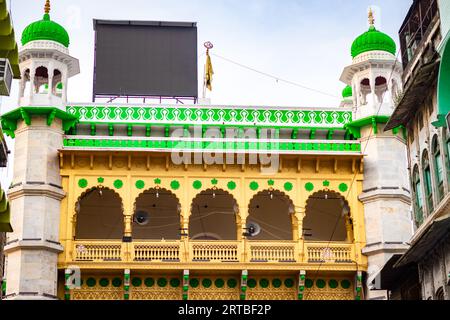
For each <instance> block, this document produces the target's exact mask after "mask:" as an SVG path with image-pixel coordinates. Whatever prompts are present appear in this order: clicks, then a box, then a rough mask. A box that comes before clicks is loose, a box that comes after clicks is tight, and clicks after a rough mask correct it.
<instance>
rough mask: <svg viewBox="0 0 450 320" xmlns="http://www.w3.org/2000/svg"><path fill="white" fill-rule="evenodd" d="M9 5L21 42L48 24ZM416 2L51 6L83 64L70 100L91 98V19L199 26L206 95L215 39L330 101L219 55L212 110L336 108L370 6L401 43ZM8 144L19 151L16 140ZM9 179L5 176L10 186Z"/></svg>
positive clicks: (23, 6)
mask: <svg viewBox="0 0 450 320" xmlns="http://www.w3.org/2000/svg"><path fill="white" fill-rule="evenodd" d="M7 2H8V4H10V6H9V7H10V9H11V11H12V17H13V23H14V28H15V31H16V39H17V41H18V43H20V38H21V34H22V31H23V29H24V28H25V27H26V26H27V25H28V24H30V23H31V22H33V21H36V20H39V19H41V18H42V15H43V7H44V3H45V1H44V0H7ZM411 3H412V0H314V1H311V0H245V1H241V0H190V1H186V0H127V1H123V0H95V1H94V0H52V1H51V5H52V9H51V19H52V20H54V21H56V22H58V23H60V24H61V25H63V26H64V27H65V28H66V29H67V31H68V32H69V36H70V42H71V43H70V48H69V49H70V53H71V55H72V56H74V57H76V58H78V59H79V60H80V66H81V74H79V75H77V76H76V77H74V78H72V79H70V81H69V86H68V99H69V101H71V102H88V103H89V102H91V99H92V98H91V97H92V78H93V61H94V57H93V53H94V47H93V46H94V31H93V22H92V20H93V19H120V20H157V21H190V22H197V24H198V25H197V26H198V48H199V49H198V50H199V69H200V70H199V82H200V83H199V91H200V92H201V81H202V78H203V76H202V73H203V65H204V60H205V56H204V48H203V43H204V42H205V41H211V42H212V43H213V44H214V49H213V51H212V53H215V54H217V55H220V56H223V57H226V58H228V59H231V60H234V61H236V62H239V63H240V64H243V65H247V66H249V67H252V68H254V69H257V70H260V71H262V72H265V73H269V74H273V75H276V76H278V77H280V78H282V79H286V80H290V81H293V82H295V83H298V84H300V85H303V86H307V87H310V88H314V89H316V90H320V91H323V92H325V93H327V94H329V95H331V97H330V96H327V95H323V94H319V93H317V92H313V91H308V90H305V89H301V88H299V87H297V86H292V85H288V84H285V83H282V82H278V83H277V82H276V80H274V79H271V78H267V77H265V76H262V75H260V74H258V73H255V72H252V71H249V70H246V69H242V68H240V67H238V66H236V65H233V64H230V63H229V62H226V61H223V60H220V59H219V58H217V57H214V56H213V57H212V59H213V60H212V62H213V67H214V71H215V75H214V82H213V87H214V90H213V92H212V93H211V94H210V97H211V99H212V104H222V105H264V106H299V107H301V106H309V107H336V106H338V105H339V103H340V96H341V91H342V89H343V88H344V86H345V85H344V84H343V83H341V82H340V81H339V78H340V75H341V72H342V70H343V68H344V67H345V66H346V65H349V64H350V63H351V56H350V47H351V44H352V42H353V40H354V39H355V38H356V37H357V36H358V35H360V34H361V33H363V32H365V31H367V29H368V21H367V20H368V19H367V11H368V8H369V6H372V7H374V8H375V12H376V17H375V18H376V25H377V27H378V28H379V29H381V30H382V31H383V32H385V33H387V34H389V35H390V36H391V37H393V39H394V40H395V41H396V42H397V43H398V30H399V28H400V25H401V24H402V21H403V19H404V17H405V16H406V13H407V11H408V8H409V6H410V5H411ZM17 88H18V82H17V81H14V84H13V91H12V94H11V97H9V98H4V99H3V101H2V104H1V111H0V112H1V113H5V112H7V111H9V110H12V109H14V108H16V107H17V92H18V91H17ZM7 142H8V146H9V148H10V149H13V142H12V141H11V140H10V139H8V140H7ZM10 159H11V158H10ZM11 167H12V166H10V167H9V168H10V169H11ZM8 171H10V170H8ZM5 174H6V173H5V172H4V171H3V172H2V176H3V177H2V180H3V181H5V177H4V175H5ZM7 175H8V176H10V173H9V174H7ZM8 180H10V179H9V178H8V179H6V181H8Z"/></svg>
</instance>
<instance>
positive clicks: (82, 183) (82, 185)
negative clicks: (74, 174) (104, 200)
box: [78, 179, 88, 189]
mask: <svg viewBox="0 0 450 320" xmlns="http://www.w3.org/2000/svg"><path fill="white" fill-rule="evenodd" d="M78 186H79V187H80V188H82V189H84V188H86V187H87V186H88V181H87V180H86V179H80V180H78Z"/></svg>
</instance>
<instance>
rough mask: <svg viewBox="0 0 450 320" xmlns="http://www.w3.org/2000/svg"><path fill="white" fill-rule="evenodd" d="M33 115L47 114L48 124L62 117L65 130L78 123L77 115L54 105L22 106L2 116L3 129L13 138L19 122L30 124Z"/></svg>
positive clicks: (0, 119)
mask: <svg viewBox="0 0 450 320" xmlns="http://www.w3.org/2000/svg"><path fill="white" fill-rule="evenodd" d="M33 116H46V117H47V125H48V126H50V125H52V123H53V121H54V119H55V118H58V119H61V120H62V122H63V127H62V130H64V131H65V132H67V131H69V130H70V129H72V128H74V127H75V126H76V124H77V123H78V118H77V117H75V116H73V115H71V114H69V113H67V112H65V111H62V110H59V109H57V108H54V107H21V108H17V109H15V110H13V111H10V112H8V113H5V114H4V115H2V116H1V117H0V121H1V125H2V128H3V131H4V132H5V133H6V134H7V135H8V136H10V137H11V138H15V131H16V130H17V122H18V121H19V120H24V122H25V124H26V125H28V126H30V125H31V123H32V117H33Z"/></svg>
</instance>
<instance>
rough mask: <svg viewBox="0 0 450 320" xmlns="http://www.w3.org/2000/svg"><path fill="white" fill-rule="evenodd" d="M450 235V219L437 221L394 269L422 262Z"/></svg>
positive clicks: (444, 218) (445, 218) (446, 217)
mask: <svg viewBox="0 0 450 320" xmlns="http://www.w3.org/2000/svg"><path fill="white" fill-rule="evenodd" d="M449 234H450V217H449V216H448V215H447V216H445V217H442V218H440V219H437V220H435V221H434V222H433V223H432V224H431V225H430V226H429V227H428V228H427V229H426V230H425V232H424V233H423V235H422V236H421V237H420V238H419V239H418V240H417V241H416V242H415V243H414V244H413V245H412V246H411V248H410V249H409V250H408V251H407V252H406V253H405V254H404V255H403V256H402V257H401V258H400V259H399V261H397V263H396V264H395V265H394V267H402V266H406V265H408V264H410V263H415V262H419V261H421V260H422V259H423V258H424V257H425V256H426V255H427V254H428V253H429V252H431V251H432V250H433V248H434V247H436V245H437V244H438V243H439V242H440V241H441V240H442V238H444V237H448V236H449Z"/></svg>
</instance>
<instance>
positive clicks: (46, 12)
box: [44, 0, 50, 14]
mask: <svg viewBox="0 0 450 320" xmlns="http://www.w3.org/2000/svg"><path fill="white" fill-rule="evenodd" d="M44 12H45V14H49V13H50V0H47V1H45V7H44Z"/></svg>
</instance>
